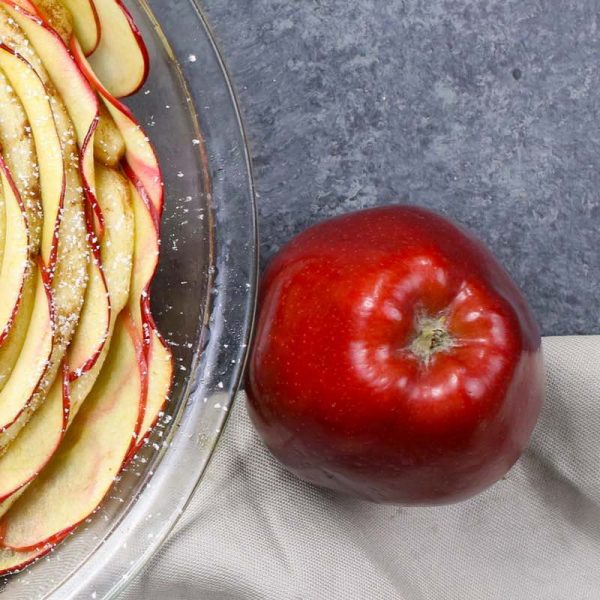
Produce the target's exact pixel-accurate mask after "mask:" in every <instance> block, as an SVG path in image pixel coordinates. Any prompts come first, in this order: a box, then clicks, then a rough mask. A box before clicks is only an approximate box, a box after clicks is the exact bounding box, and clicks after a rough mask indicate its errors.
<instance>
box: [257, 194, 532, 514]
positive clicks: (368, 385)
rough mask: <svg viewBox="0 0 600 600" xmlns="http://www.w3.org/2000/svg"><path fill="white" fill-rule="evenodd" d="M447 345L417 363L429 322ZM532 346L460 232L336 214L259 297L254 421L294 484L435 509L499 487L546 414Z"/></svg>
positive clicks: (510, 303)
mask: <svg viewBox="0 0 600 600" xmlns="http://www.w3.org/2000/svg"><path fill="white" fill-rule="evenodd" d="M424 318H425V319H427V318H433V319H436V318H441V319H442V320H443V323H444V328H445V330H446V331H447V336H448V337H446V338H445V339H447V340H450V345H449V346H448V347H446V346H444V347H443V348H441V349H440V350H439V351H434V352H433V353H432V354H431V355H430V357H429V358H428V359H427V358H426V357H424V356H423V355H420V354H419V353H418V352H415V351H414V340H415V338H416V337H417V336H418V334H419V331H420V329H422V325H423V323H424V321H423V319H424ZM540 342H541V340H540V333H539V329H538V326H537V324H536V321H535V319H534V317H533V315H532V312H531V310H530V309H529V307H528V305H527V303H526V301H525V299H524V298H523V296H522V294H521V292H520V291H519V290H518V288H517V287H516V285H515V284H514V283H513V281H512V280H511V278H510V277H509V275H508V274H507V272H506V271H505V270H504V268H503V267H502V266H501V265H500V264H499V263H498V261H497V260H496V259H495V258H494V257H493V256H492V254H491V253H490V252H489V250H487V249H486V247H485V246H484V245H483V244H482V243H481V242H480V241H479V240H477V239H476V238H475V237H473V236H472V235H471V234H470V233H468V232H466V231H465V230H464V229H462V228H459V227H458V226H457V225H455V224H453V223H452V222H450V221H448V220H447V219H445V218H443V217H441V216H439V215H436V214H434V213H432V212H430V211H427V210H425V209H422V208H416V207H411V206H389V207H384V208H375V209H370V210H365V211H361V212H357V213H354V214H349V215H344V216H341V217H338V218H335V219H332V220H329V221H326V222H323V223H320V224H318V225H316V226H314V227H312V228H310V229H308V230H306V231H305V232H303V233H301V234H300V235H298V236H297V237H295V238H294V239H293V240H292V241H291V242H290V243H289V244H288V245H287V246H286V247H284V248H283V249H282V250H281V252H279V254H278V255H277V256H276V257H275V258H274V260H273V261H272V262H271V264H270V265H269V267H268V268H267V270H266V272H265V274H264V278H263V281H262V285H261V293H260V309H259V316H258V324H257V331H256V336H255V342H254V350H253V354H252V357H251V361H250V365H249V376H248V386H247V392H248V400H249V411H250V415H251V418H252V420H253V422H254V424H255V426H256V429H257V430H258V431H259V433H260V434H261V436H262V437H263V439H264V441H265V442H266V444H267V446H268V447H269V449H270V450H271V452H272V453H273V454H274V455H275V456H276V457H277V458H278V459H279V460H280V461H281V462H282V463H284V464H285V465H286V466H287V468H288V469H289V470H290V471H292V472H293V473H295V474H296V475H298V476H299V477H301V478H302V479H304V480H306V481H309V482H312V483H315V484H318V485H321V486H325V487H328V488H332V489H335V490H340V491H343V492H347V493H350V494H352V495H355V496H359V497H361V498H365V499H369V500H372V501H375V502H390V503H398V504H407V505H431V504H444V503H450V502H456V501H459V500H463V499H466V498H468V497H470V496H473V495H474V494H477V493H478V492H481V491H482V490H483V489H485V488H486V487H488V486H490V485H491V484H493V483H494V482H496V481H498V480H499V479H500V478H501V477H502V476H504V475H505V474H506V472H507V471H508V470H509V469H510V467H511V466H512V465H513V464H514V462H515V461H516V460H517V459H518V457H519V456H520V455H521V453H522V452H523V450H524V448H525V446H526V445H527V443H528V440H529V438H530V436H531V433H532V431H533V428H534V426H535V423H536V421H537V418H538V415H539V412H540V409H541V406H542V401H543V364H542V356H541V349H540Z"/></svg>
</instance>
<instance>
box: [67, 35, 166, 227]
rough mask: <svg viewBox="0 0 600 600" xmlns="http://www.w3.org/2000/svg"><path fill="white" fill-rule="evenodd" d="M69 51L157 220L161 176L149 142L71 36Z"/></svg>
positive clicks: (160, 194)
mask: <svg viewBox="0 0 600 600" xmlns="http://www.w3.org/2000/svg"><path fill="white" fill-rule="evenodd" d="M71 52H72V53H73V56H74V57H75V61H76V62H77V64H78V65H79V68H80V69H81V71H82V73H83V74H84V75H85V77H86V78H87V80H88V81H89V82H90V85H91V86H92V87H93V88H94V89H95V90H96V91H97V92H98V94H99V95H100V97H101V98H102V100H103V101H104V104H105V105H106V108H107V109H108V111H109V113H110V115H111V116H112V118H113V119H114V121H115V123H116V125H117V127H118V128H119V131H120V132H121V135H122V136H123V139H124V141H125V161H126V162H127V164H128V166H129V168H130V170H131V172H132V173H133V174H134V175H135V177H136V178H137V179H139V181H140V182H141V184H142V185H143V187H144V189H145V190H146V192H147V194H148V198H149V199H150V202H151V209H152V211H153V212H155V213H156V217H155V218H156V220H160V215H161V214H162V208H163V202H164V186H163V178H162V173H161V170H160V166H159V164H158V160H157V158H156V153H155V152H154V149H153V148H152V144H151V143H150V141H149V140H148V137H147V136H146V134H145V132H144V131H143V129H142V128H141V126H140V124H139V123H138V121H137V120H136V119H135V117H134V116H133V114H132V112H131V111H130V110H129V109H128V108H127V107H126V106H125V105H124V104H123V103H121V102H119V101H118V100H117V99H116V98H115V97H114V96H112V95H111V94H110V92H109V91H108V90H107V89H106V88H105V87H104V86H103V85H102V83H101V82H100V81H99V79H98V78H97V77H96V75H95V74H94V71H93V69H92V68H91V67H90V64H89V63H88V61H87V59H86V57H85V55H84V53H83V51H82V50H81V47H80V46H79V44H78V43H77V40H76V39H75V38H73V39H72V40H71Z"/></svg>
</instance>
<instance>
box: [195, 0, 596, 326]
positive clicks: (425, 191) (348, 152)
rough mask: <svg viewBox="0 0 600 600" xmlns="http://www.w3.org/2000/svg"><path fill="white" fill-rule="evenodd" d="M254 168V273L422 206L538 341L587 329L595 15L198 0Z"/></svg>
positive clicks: (447, 5)
mask: <svg viewBox="0 0 600 600" xmlns="http://www.w3.org/2000/svg"><path fill="white" fill-rule="evenodd" d="M204 6H205V9H206V13H207V15H208V17H209V20H210V21H211V23H212V25H213V28H214V29H215V32H216V34H217V38H218V40H219V42H220V45H221V48H222V50H223V53H224V55H225V59H226V62H227V63H228V66H229V68H230V70H231V73H232V75H233V79H234V83H235V86H236V88H237V91H238V94H239V96H240V101H241V105H242V110H243V113H244V116H245V121H246V125H247V128H248V134H249V138H250V143H251V150H252V153H253V157H254V166H255V174H256V187H257V192H258V195H259V209H260V226H261V234H262V251H261V257H262V260H263V264H264V261H266V260H267V259H268V258H269V257H270V256H271V255H272V254H273V253H274V252H275V251H276V250H277V249H278V248H279V247H281V245H283V244H284V243H285V242H286V241H287V240H288V239H289V238H290V237H291V236H292V235H293V234H294V233H296V232H298V231H300V230H301V229H303V228H304V227H306V226H308V225H310V224H312V223H315V222H316V221H318V220H320V219H324V218H326V217H329V216H332V215H337V214H339V213H342V212H346V211H350V210H355V209H359V208H364V207H368V206H373V205H376V204H383V203H388V202H411V203H415V204H421V205H425V206H428V207H431V208H434V209H436V210H438V211H440V212H441V213H443V214H445V215H448V216H450V217H453V218H454V219H456V220H457V221H459V222H460V223H463V224H464V225H466V226H468V227H470V228H471V229H473V230H474V231H475V232H476V233H477V234H478V235H479V236H480V237H481V238H483V239H484V240H485V241H486V242H487V243H488V244H489V245H490V246H491V248H492V250H493V251H494V252H495V253H496V255H497V256H498V257H499V258H500V259H501V261H502V262H503V263H504V264H505V265H506V266H507V268H508V269H509V271H510V272H511V273H512V275H513V276H514V278H515V279H516V281H517V283H518V284H519V285H520V286H521V287H522V289H523V290H524V292H525V294H526V296H527V297H528V298H529V300H530V302H531V304H532V305H533V308H534V310H535V312H536V313H537V315H538V317H539V320H540V322H541V324H542V328H543V331H544V333H546V334H567V333H594V332H595V333H599V332H600V321H599V314H600V310H599V297H600V248H599V245H600V244H599V243H598V242H599V238H600V234H599V224H600V200H599V198H600V32H599V31H598V29H599V15H600V4H599V3H598V2H591V1H581V0H578V1H577V2H574V1H570V0H565V1H563V0H550V1H548V2H540V1H539V0H498V1H497V0H494V1H481V2H479V1H477V2H476V1H468V0H448V1H443V0H422V1H416V0H405V1H402V0H360V1H355V0H227V1H225V2H224V1H223V0H204Z"/></svg>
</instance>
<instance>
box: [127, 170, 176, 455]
mask: <svg viewBox="0 0 600 600" xmlns="http://www.w3.org/2000/svg"><path fill="white" fill-rule="evenodd" d="M127 174H128V176H129V178H130V186H131V198H132V201H133V212H134V216H135V219H134V220H135V247H134V253H133V256H134V259H133V260H134V267H133V277H132V283H131V294H130V299H129V311H130V313H131V315H132V319H133V322H134V323H135V329H136V331H137V332H139V333H138V335H139V336H140V337H141V339H142V340H143V343H144V349H145V353H144V358H145V363H146V367H147V368H146V372H145V373H144V376H145V377H146V378H147V382H146V384H145V386H144V388H145V392H146V400H145V405H144V418H143V421H142V426H141V428H140V435H139V437H138V440H137V444H136V446H135V448H134V450H133V452H134V453H135V451H137V450H138V449H139V447H140V445H141V444H142V443H143V441H144V439H145V438H146V436H147V435H148V434H149V432H150V430H151V429H152V427H153V426H154V425H155V424H156V421H157V419H158V417H159V414H160V411H161V410H162V408H163V406H164V404H165V402H166V400H167V397H168V394H169V390H170V388H171V380H172V375H173V361H172V355H171V352H170V350H169V348H168V347H167V345H166V344H165V342H164V340H163V339H162V337H161V336H160V334H159V333H158V330H157V328H156V325H155V324H154V319H153V318H152V315H151V311H150V285H151V283H152V279H153V277H154V274H155V272H156V268H157V266H158V258H159V239H160V238H159V232H158V226H157V223H156V222H155V220H154V218H153V215H152V212H151V210H150V201H149V199H147V198H146V192H145V190H144V188H143V186H142V185H141V182H139V181H138V180H136V179H135V176H134V174H133V173H132V172H131V171H129V172H128V173H127Z"/></svg>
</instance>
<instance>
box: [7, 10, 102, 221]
mask: <svg viewBox="0 0 600 600" xmlns="http://www.w3.org/2000/svg"><path fill="white" fill-rule="evenodd" d="M0 2H1V3H2V4H3V5H4V7H5V10H6V11H7V13H8V14H9V15H10V16H11V17H12V18H13V19H14V20H15V22H16V23H17V24H18V25H19V27H20V28H21V29H22V30H23V33H24V34H25V35H26V36H27V39H28V40H29V41H30V42H31V45H32V47H33V49H34V50H35V53H31V54H30V55H29V56H27V59H28V60H29V62H30V63H31V64H32V66H33V67H34V68H35V69H36V72H37V73H38V75H39V76H40V78H41V79H42V82H43V83H44V84H45V85H47V86H48V85H53V86H54V87H55V88H56V92H57V94H58V95H59V96H60V98H61V100H62V102H63V103H64V105H65V108H66V109H67V112H68V113H69V117H70V118H71V121H72V122H73V126H74V127H75V132H76V134H77V143H78V146H79V162H80V171H81V177H82V180H83V186H84V190H85V193H86V200H87V202H88V204H90V206H91V208H92V209H93V211H94V214H95V215H96V218H97V220H98V223H99V224H100V227H99V229H100V232H101V229H102V223H103V221H102V213H101V211H100V210H99V208H98V203H97V201H96V194H95V189H94V186H95V178H94V134H95V131H96V128H97V125H98V116H99V101H98V97H97V95H96V93H95V92H94V90H93V89H92V88H91V86H90V84H89V82H88V81H87V79H86V77H84V75H83V73H82V72H81V70H80V69H79V67H78V65H77V64H76V63H75V61H74V59H73V57H72V56H71V53H70V52H69V49H68V48H67V46H66V45H65V44H64V42H63V40H62V39H61V37H60V36H59V34H58V33H57V32H56V31H55V30H54V29H52V27H50V25H49V24H48V23H46V22H45V21H44V20H43V17H42V16H41V14H40V13H39V11H37V10H36V12H30V11H27V10H25V9H24V8H23V7H22V6H19V5H17V4H15V2H14V1H13V0H0ZM32 8H33V9H35V6H33V5H32ZM38 57H39V61H40V63H41V65H43V69H40V68H39V67H40V66H41V65H40V64H36V63H38ZM46 74H47V75H46ZM48 78H49V79H48Z"/></svg>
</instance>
